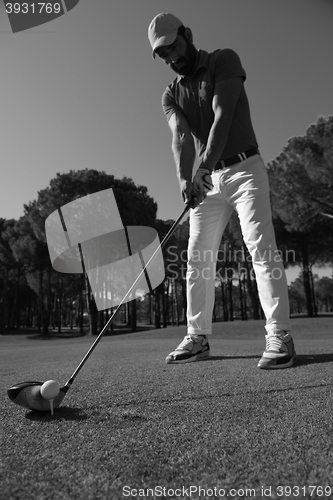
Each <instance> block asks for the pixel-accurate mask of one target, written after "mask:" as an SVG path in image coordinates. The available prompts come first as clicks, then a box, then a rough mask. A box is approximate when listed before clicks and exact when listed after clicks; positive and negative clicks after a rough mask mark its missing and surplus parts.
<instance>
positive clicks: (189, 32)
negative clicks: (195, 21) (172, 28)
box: [185, 28, 193, 43]
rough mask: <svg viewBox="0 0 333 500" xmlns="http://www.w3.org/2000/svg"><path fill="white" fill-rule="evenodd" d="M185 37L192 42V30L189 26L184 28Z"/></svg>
mask: <svg viewBox="0 0 333 500" xmlns="http://www.w3.org/2000/svg"><path fill="white" fill-rule="evenodd" d="M185 37H186V38H187V40H188V41H189V42H191V43H193V35H192V31H191V30H190V28H185Z"/></svg>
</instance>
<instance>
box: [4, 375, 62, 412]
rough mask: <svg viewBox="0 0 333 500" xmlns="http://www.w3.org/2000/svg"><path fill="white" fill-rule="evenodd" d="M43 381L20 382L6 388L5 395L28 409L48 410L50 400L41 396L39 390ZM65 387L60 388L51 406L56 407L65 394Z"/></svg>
mask: <svg viewBox="0 0 333 500" xmlns="http://www.w3.org/2000/svg"><path fill="white" fill-rule="evenodd" d="M42 385H43V382H36V381H30V382H20V383H19V384H15V385H13V386H12V387H10V388H9V389H7V395H8V397H9V399H10V400H11V401H13V403H15V404H17V405H19V406H23V408H27V409H28V410H37V411H50V409H51V408H50V401H49V400H48V399H45V398H43V396H42V395H41V392H40V388H41V387H42ZM66 392H67V391H66V389H65V388H64V387H61V388H60V391H59V394H58V396H56V397H55V398H54V400H53V408H57V407H58V406H59V405H60V404H61V402H62V400H63V399H64V397H65V395H66Z"/></svg>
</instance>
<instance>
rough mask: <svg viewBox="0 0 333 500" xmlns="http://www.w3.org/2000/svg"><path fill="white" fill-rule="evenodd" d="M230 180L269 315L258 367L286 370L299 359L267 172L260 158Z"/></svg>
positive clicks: (245, 166)
mask: <svg viewBox="0 0 333 500" xmlns="http://www.w3.org/2000/svg"><path fill="white" fill-rule="evenodd" d="M229 181H230V183H229V186H228V196H229V197H230V201H231V202H232V203H233V204H234V206H235V208H236V210H237V212H238V216H239V219H240V223H241V228H242V234H243V238H244V242H245V244H246V245H247V248H248V250H249V252H250V254H251V257H252V265H253V269H254V272H255V275H256V280H257V286H258V292H259V298H260V302H261V306H262V308H263V311H264V313H265V316H266V331H267V336H266V340H267V346H266V351H265V352H264V355H263V357H262V358H261V360H260V362H259V365H258V366H259V367H260V368H286V367H288V366H291V365H292V364H293V363H294V361H295V359H296V355H295V350H294V345H293V341H292V338H291V336H290V333H289V332H290V319H289V299H288V287H287V280H286V275H285V271H284V268H283V265H282V261H281V257H280V254H279V251H278V250H277V246H276V241H275V233H274V228H273V224H272V214H271V207H270V197H269V184H268V175H267V169H266V167H265V165H264V163H263V161H262V159H261V157H260V156H255V157H252V158H249V159H248V160H246V161H245V162H243V163H242V164H240V166H238V167H237V168H236V169H235V172H233V178H232V176H230V178H229Z"/></svg>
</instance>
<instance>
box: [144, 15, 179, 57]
mask: <svg viewBox="0 0 333 500" xmlns="http://www.w3.org/2000/svg"><path fill="white" fill-rule="evenodd" d="M182 24H183V23H182V22H181V21H180V20H179V19H178V17H176V16H174V15H173V14H166V13H161V14H157V16H155V17H154V19H153V20H152V22H151V23H150V25H149V28H148V38H149V41H150V45H151V47H152V49H153V52H152V56H153V58H154V59H155V50H156V49H157V48H158V47H163V46H164V45H171V44H172V43H173V42H174V41H175V40H176V37H177V31H178V28H179V27H180V26H182Z"/></svg>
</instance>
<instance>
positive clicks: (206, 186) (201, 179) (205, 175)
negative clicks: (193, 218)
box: [193, 167, 214, 208]
mask: <svg viewBox="0 0 333 500" xmlns="http://www.w3.org/2000/svg"><path fill="white" fill-rule="evenodd" d="M213 187H214V185H213V182H212V178H211V173H210V170H209V169H208V168H205V167H199V168H198V170H197V171H196V174H195V176H194V178H193V193H194V196H195V198H196V201H197V203H196V205H195V206H197V205H199V203H201V202H202V201H203V200H204V199H205V198H206V196H207V193H208V192H209V191H210V190H211V189H213ZM193 208H194V207H193Z"/></svg>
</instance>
